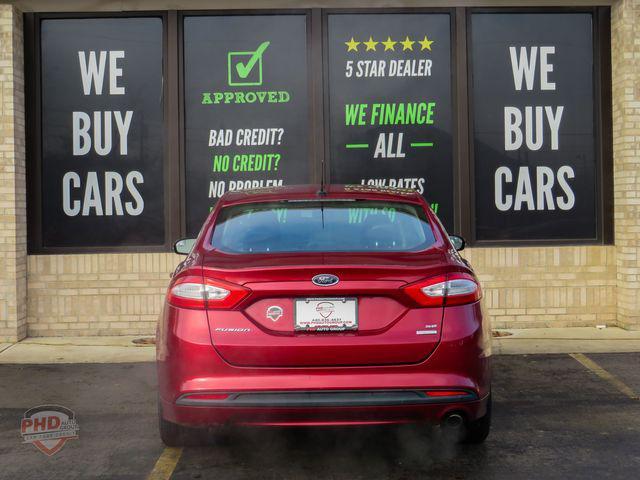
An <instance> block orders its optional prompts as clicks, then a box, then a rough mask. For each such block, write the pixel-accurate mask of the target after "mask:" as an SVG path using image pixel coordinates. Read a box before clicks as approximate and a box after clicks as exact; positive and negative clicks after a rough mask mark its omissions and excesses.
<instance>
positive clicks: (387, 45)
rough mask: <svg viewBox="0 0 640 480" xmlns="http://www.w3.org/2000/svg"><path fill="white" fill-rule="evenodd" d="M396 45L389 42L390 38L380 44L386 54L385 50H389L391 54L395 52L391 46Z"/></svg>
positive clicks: (391, 41)
mask: <svg viewBox="0 0 640 480" xmlns="http://www.w3.org/2000/svg"><path fill="white" fill-rule="evenodd" d="M396 43H398V42H394V41H393V40H391V37H387V40H386V41H385V42H382V44H383V45H384V51H385V52H386V51H387V50H391V51H392V52H395V51H396V50H395V48H393V46H394V45H395V44H396Z"/></svg>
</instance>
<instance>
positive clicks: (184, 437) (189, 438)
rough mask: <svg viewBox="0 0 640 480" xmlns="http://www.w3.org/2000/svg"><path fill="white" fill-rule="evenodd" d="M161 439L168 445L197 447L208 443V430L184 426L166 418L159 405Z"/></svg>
mask: <svg viewBox="0 0 640 480" xmlns="http://www.w3.org/2000/svg"><path fill="white" fill-rule="evenodd" d="M158 426H159V430H160V439H161V440H162V442H163V443H164V444H165V445H166V446H167V447H184V446H189V447H197V446H201V445H206V444H207V431H206V430H205V429H200V428H189V427H183V426H182V425H178V424H176V423H173V422H170V421H168V420H165V419H164V417H163V416H162V409H161V408H160V406H158Z"/></svg>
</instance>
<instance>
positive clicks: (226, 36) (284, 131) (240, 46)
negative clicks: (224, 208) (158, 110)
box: [184, 14, 310, 235]
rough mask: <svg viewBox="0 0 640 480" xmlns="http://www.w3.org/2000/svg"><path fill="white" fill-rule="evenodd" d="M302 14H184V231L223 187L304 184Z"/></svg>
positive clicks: (198, 221)
mask: <svg viewBox="0 0 640 480" xmlns="http://www.w3.org/2000/svg"><path fill="white" fill-rule="evenodd" d="M307 79H308V75H307V15H297V14H292V15H231V16H229V15H218V16H187V17H185V18H184V103H185V148H186V152H185V163H186V165H185V172H186V174H185V180H186V182H185V188H186V195H185V199H186V200H185V207H186V232H187V235H195V234H197V233H198V231H199V230H200V227H201V225H202V222H203V221H204V219H205V218H206V216H207V214H208V213H209V211H210V209H211V207H212V206H213V205H214V204H215V202H216V201H217V199H218V198H219V197H220V196H221V195H223V194H224V193H225V192H226V191H228V190H237V189H247V188H257V187H270V186H278V185H289V184H296V183H298V184H299V183H309V171H310V169H309V161H308V158H309V151H308V148H309V120H308V119H309V89H308V85H307V83H308V82H307Z"/></svg>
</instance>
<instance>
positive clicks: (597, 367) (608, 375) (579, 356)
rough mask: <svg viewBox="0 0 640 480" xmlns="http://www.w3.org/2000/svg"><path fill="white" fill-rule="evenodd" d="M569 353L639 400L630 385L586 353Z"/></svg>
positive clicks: (626, 393) (627, 394) (630, 396)
mask: <svg viewBox="0 0 640 480" xmlns="http://www.w3.org/2000/svg"><path fill="white" fill-rule="evenodd" d="M569 355H571V356H572V357H573V358H575V359H576V360H577V361H578V362H580V363H581V364H582V365H584V366H585V367H587V368H588V369H589V370H591V371H592V372H593V373H595V374H596V375H597V376H599V377H600V378H602V379H603V380H606V381H607V382H609V383H610V384H611V385H613V386H614V387H616V388H617V389H618V390H620V391H621V392H622V393H624V394H625V395H626V396H627V397H629V398H630V399H632V400H639V399H640V397H638V394H637V393H636V392H634V391H633V390H632V389H631V388H630V387H628V386H627V385H626V384H625V383H624V382H623V381H622V380H620V379H619V378H618V377H616V376H614V375H612V374H611V373H609V372H607V371H606V370H605V369H604V368H602V367H601V366H600V365H598V364H597V363H596V362H594V361H593V360H591V359H590V358H589V357H587V356H586V355H584V354H582V353H570V354H569Z"/></svg>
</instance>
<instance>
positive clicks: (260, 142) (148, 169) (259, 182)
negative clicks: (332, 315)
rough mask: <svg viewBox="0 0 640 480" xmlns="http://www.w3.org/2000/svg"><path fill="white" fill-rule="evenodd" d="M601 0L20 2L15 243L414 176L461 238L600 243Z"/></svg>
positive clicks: (139, 244) (98, 235)
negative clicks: (24, 193)
mask: <svg viewBox="0 0 640 480" xmlns="http://www.w3.org/2000/svg"><path fill="white" fill-rule="evenodd" d="M609 28H610V20H609V9H608V8H606V7H598V8H580V9H568V8H565V9H554V8H544V9H536V8H526V9H522V8H509V9H496V8H487V9H481V8H473V9H465V8H456V9H392V10H389V9H371V10H367V9H363V10H359V9H350V10H340V9H332V10H323V9H309V10H269V11H266V10H254V11H208V12H197V13H196V12H193V13H191V12H160V13H155V14H152V13H122V14H81V13H77V14H25V52H26V62H25V63H26V68H27V72H26V73H27V75H26V79H27V82H28V84H27V96H26V100H27V111H28V114H27V156H28V162H27V182H28V220H29V228H28V243H29V251H30V253H59V252H70V253H73V252H90V251H149V250H155V251H166V250H168V249H169V248H170V245H171V243H172V242H173V241H174V240H176V239H177V238H178V237H180V236H192V235H195V234H196V233H197V232H198V230H199V228H200V225H201V224H202V222H203V221H204V219H205V217H206V215H207V214H208V213H209V212H210V211H211V209H212V207H213V206H214V205H215V203H216V201H217V199H218V198H219V197H220V196H221V195H222V194H224V192H226V191H229V190H235V189H247V188H256V187H270V186H278V185H290V184H299V183H309V182H317V181H319V180H320V178H321V176H324V178H325V179H326V180H327V181H330V182H334V183H357V184H365V185H377V186H382V187H384V186H389V187H401V188H411V189H417V190H418V191H420V192H421V193H422V194H423V195H424V196H425V198H426V199H427V200H428V201H429V203H430V204H431V205H432V207H433V209H434V210H435V211H436V212H437V214H438V215H439V217H440V218H441V220H442V221H443V223H444V224H445V226H446V227H447V228H448V229H449V230H450V231H452V232H455V233H461V234H463V235H464V236H466V237H467V239H468V240H469V241H470V243H471V244H479V245H484V244H487V245H493V244H513V245H517V244H526V243H540V242H543V243H552V244H561V243H606V242H610V241H611V233H610V232H611V226H612V220H611V217H612V213H611V208H612V207H611V204H612V200H611V199H612V193H611V177H612V165H611V148H612V140H611V119H610V116H611V104H610V61H609V53H610V46H609Z"/></svg>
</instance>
